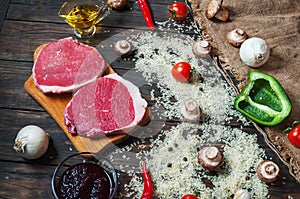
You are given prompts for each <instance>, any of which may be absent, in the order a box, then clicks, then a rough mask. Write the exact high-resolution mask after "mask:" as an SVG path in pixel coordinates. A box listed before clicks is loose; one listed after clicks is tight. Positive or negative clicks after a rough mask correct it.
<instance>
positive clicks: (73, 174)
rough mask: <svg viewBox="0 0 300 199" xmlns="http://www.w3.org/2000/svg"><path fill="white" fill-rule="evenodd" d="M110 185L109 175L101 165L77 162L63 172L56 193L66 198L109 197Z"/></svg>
mask: <svg viewBox="0 0 300 199" xmlns="http://www.w3.org/2000/svg"><path fill="white" fill-rule="evenodd" d="M110 186H111V180H110V177H109V175H108V174H107V172H106V171H105V170H104V169H103V168H102V167H101V166H99V165H97V164H93V163H79V164H76V165H73V166H71V167H69V168H68V169H67V170H66V171H65V172H64V173H63V175H62V176H61V178H60V180H59V183H58V186H57V191H58V193H57V195H58V197H59V198H66V199H67V198H68V199H72V198H77V199H109V196H110Z"/></svg>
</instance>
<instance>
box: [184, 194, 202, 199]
mask: <svg viewBox="0 0 300 199" xmlns="http://www.w3.org/2000/svg"><path fill="white" fill-rule="evenodd" d="M181 199H198V197H197V196H194V195H193V194H186V195H184V196H182V198H181Z"/></svg>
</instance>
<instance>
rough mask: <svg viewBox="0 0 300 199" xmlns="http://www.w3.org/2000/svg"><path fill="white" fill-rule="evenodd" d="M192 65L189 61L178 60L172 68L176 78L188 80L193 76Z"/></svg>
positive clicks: (183, 80) (180, 80)
mask: <svg viewBox="0 0 300 199" xmlns="http://www.w3.org/2000/svg"><path fill="white" fill-rule="evenodd" d="M191 69H192V67H191V65H190V64H189V63H187V62H178V63H177V64H175V65H174V66H173V68H172V75H173V77H174V79H176V80H177V81H179V82H182V83H185V82H188V81H189V79H190V77H191Z"/></svg>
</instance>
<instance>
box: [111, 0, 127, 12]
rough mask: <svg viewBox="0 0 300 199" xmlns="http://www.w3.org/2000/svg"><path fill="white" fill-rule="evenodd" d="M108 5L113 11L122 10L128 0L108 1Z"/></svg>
mask: <svg viewBox="0 0 300 199" xmlns="http://www.w3.org/2000/svg"><path fill="white" fill-rule="evenodd" d="M106 4H107V6H108V7H109V8H111V9H115V10H121V9H123V8H124V7H125V6H126V4H127V0H107V2H106Z"/></svg>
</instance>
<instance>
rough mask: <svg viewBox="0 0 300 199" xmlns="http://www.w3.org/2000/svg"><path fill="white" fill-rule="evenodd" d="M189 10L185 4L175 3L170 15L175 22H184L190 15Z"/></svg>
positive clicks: (170, 7)
mask: <svg viewBox="0 0 300 199" xmlns="http://www.w3.org/2000/svg"><path fill="white" fill-rule="evenodd" d="M188 13H189V10H188V7H187V5H186V4H185V3H183V2H176V1H174V2H173V3H172V4H171V5H170V6H169V9H168V15H169V17H170V18H171V19H173V20H175V21H182V20H184V19H185V18H186V16H187V15H188Z"/></svg>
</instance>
